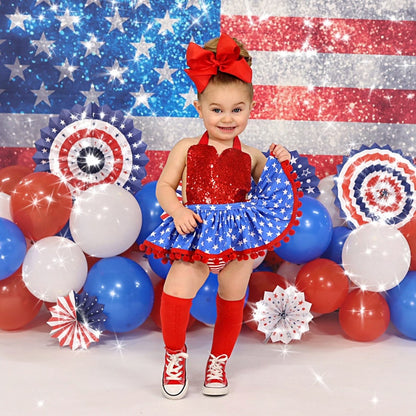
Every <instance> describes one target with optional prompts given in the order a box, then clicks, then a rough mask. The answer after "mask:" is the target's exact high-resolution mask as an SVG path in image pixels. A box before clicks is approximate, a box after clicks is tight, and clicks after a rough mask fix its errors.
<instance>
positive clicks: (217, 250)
mask: <svg viewBox="0 0 416 416" xmlns="http://www.w3.org/2000/svg"><path fill="white" fill-rule="evenodd" d="M298 187H299V184H298V183H297V182H296V180H295V175H294V174H293V173H292V167H291V165H290V164H289V163H288V162H283V163H282V164H280V163H279V162H278V160H277V159H276V158H274V157H273V156H269V157H268V159H267V162H266V165H265V167H264V170H263V173H262V175H261V177H260V180H259V182H258V184H257V185H256V184H254V183H253V187H252V190H251V193H250V195H249V200H248V201H246V202H236V203H231V204H216V205H211V204H201V205H187V207H188V208H189V209H191V210H193V211H195V212H196V213H198V214H199V215H200V216H201V218H202V220H203V222H202V223H201V224H198V226H197V227H196V229H195V230H194V232H192V233H189V234H186V235H181V234H179V233H178V232H177V231H176V228H175V224H174V222H173V219H172V217H167V218H166V219H165V220H164V221H163V222H162V223H161V224H160V225H159V226H158V227H157V228H156V229H155V230H154V231H153V232H152V233H151V234H150V235H149V236H148V238H147V239H146V240H145V241H144V243H143V244H142V245H141V248H142V249H143V250H145V251H146V253H148V254H150V253H152V254H153V255H154V256H155V258H162V259H166V260H184V261H202V262H205V263H209V264H211V265H216V264H225V263H228V262H229V261H231V260H234V259H238V260H247V259H248V258H249V257H251V258H257V257H258V256H263V255H264V254H265V252H266V251H267V250H272V249H273V248H274V247H278V246H279V245H280V243H281V241H282V240H283V239H284V240H285V241H287V240H288V238H289V235H291V234H293V233H294V231H293V229H292V228H293V227H294V226H295V225H297V224H298V220H297V219H296V217H297V216H299V215H300V212H299V207H300V202H299V197H300V196H301V195H300V192H299V191H298Z"/></svg>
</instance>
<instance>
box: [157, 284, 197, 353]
mask: <svg viewBox="0 0 416 416" xmlns="http://www.w3.org/2000/svg"><path fill="white" fill-rule="evenodd" d="M191 306H192V299H184V298H177V297H175V296H171V295H168V294H167V293H165V292H163V293H162V299H161V304H160V320H161V324H162V334H163V341H164V342H165V346H166V348H168V349H170V350H173V351H177V350H181V349H182V348H183V347H184V345H185V338H186V328H187V326H188V321H189V312H190V310H191Z"/></svg>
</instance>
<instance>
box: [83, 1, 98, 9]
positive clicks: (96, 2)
mask: <svg viewBox="0 0 416 416" xmlns="http://www.w3.org/2000/svg"><path fill="white" fill-rule="evenodd" d="M91 4H95V5H96V6H98V7H102V6H101V0H87V2H86V3H85V6H84V7H88V6H90V5H91Z"/></svg>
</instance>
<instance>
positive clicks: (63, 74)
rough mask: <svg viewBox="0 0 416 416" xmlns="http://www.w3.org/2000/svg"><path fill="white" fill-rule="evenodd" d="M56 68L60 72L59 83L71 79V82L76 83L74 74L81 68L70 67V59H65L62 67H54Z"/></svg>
mask: <svg viewBox="0 0 416 416" xmlns="http://www.w3.org/2000/svg"><path fill="white" fill-rule="evenodd" d="M54 67H55V68H56V69H57V70H58V71H59V72H60V74H59V79H58V82H60V81H62V80H63V79H64V78H69V79H70V80H71V81H74V76H73V75H72V73H73V72H74V71H76V70H77V69H78V68H79V66H74V65H70V63H69V62H68V58H65V62H64V63H63V64H62V65H54Z"/></svg>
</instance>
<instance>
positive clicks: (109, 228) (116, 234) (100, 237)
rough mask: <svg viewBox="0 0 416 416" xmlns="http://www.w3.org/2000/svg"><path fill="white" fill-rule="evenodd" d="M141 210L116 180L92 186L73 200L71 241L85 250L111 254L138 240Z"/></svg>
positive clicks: (121, 250) (99, 253)
mask: <svg viewBox="0 0 416 416" xmlns="http://www.w3.org/2000/svg"><path fill="white" fill-rule="evenodd" d="M141 226H142V212H141V210H140V206H139V203H138V202H137V200H136V198H135V197H134V196H133V195H132V194H131V193H130V192H129V191H127V190H126V189H124V188H122V187H120V186H118V185H115V184H102V185H97V186H92V187H91V188H89V189H87V190H86V191H84V192H82V193H81V194H80V195H79V196H78V197H77V198H76V200H75V202H74V207H73V208H72V211H71V216H70V219H69V229H70V231H71V235H72V237H73V239H74V241H75V242H76V243H77V244H78V245H79V246H80V247H81V248H82V249H83V250H84V252H85V253H87V254H89V255H91V256H95V257H112V256H117V255H118V254H121V253H123V252H124V251H126V250H127V249H128V248H129V247H131V245H132V244H133V243H134V242H135V241H136V240H137V237H138V236H139V233H140V229H141Z"/></svg>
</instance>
